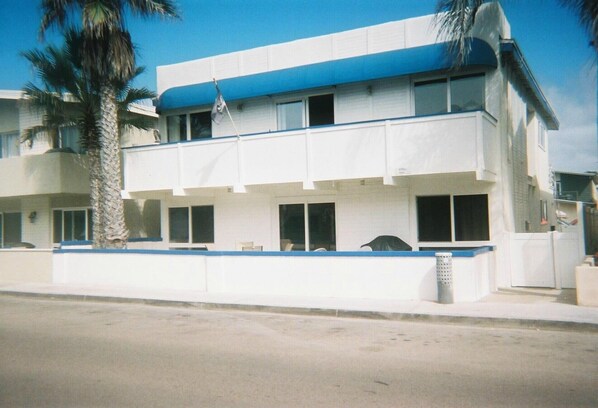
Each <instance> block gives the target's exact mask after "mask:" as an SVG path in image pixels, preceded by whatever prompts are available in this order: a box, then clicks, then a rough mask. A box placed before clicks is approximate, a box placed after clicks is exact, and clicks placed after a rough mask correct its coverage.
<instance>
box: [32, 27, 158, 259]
mask: <svg viewBox="0 0 598 408" xmlns="http://www.w3.org/2000/svg"><path fill="white" fill-rule="evenodd" d="M82 45H83V43H82V37H81V35H80V33H78V32H76V31H74V30H69V31H68V32H67V33H66V35H65V43H64V46H63V47H62V48H57V47H55V46H47V47H46V48H45V50H43V51H40V50H31V51H27V52H24V53H23V56H24V57H25V58H26V59H27V60H29V62H30V63H31V64H32V66H33V68H34V71H35V72H36V75H37V76H38V78H39V79H40V81H41V83H42V86H43V87H41V88H40V87H38V86H36V85H35V84H33V83H31V82H30V83H28V84H27V85H26V86H25V87H24V89H23V91H24V92H25V95H26V97H27V101H28V103H29V104H30V105H31V106H32V107H34V108H38V109H40V110H42V111H43V112H44V117H43V121H42V125H40V126H34V127H31V128H28V129H25V131H24V132H23V135H22V140H23V141H27V140H28V141H29V142H30V143H32V142H33V140H34V137H35V135H36V134H38V133H40V132H45V133H47V134H49V135H50V137H51V138H52V139H53V140H54V141H56V139H57V137H58V133H59V129H60V127H63V126H76V127H77V128H78V130H79V134H80V145H81V146H82V147H83V148H85V149H86V150H87V155H88V158H89V182H90V202H91V208H92V218H93V220H92V225H93V240H94V247H96V248H103V247H105V245H106V243H105V231H104V228H105V222H104V217H103V209H102V206H101V202H102V201H103V199H102V190H101V185H102V181H103V180H102V168H101V162H100V144H99V137H100V136H99V128H98V125H97V123H98V117H99V106H100V101H99V92H98V81H97V80H93V78H91V77H89V76H88V75H87V74H86V72H85V70H83V68H82V65H81V58H80V52H81V47H82ZM141 72H143V69H142V68H137V69H136V70H135V73H134V75H133V76H132V77H131V78H129V80H128V81H126V82H121V83H117V84H116V85H117V88H116V89H117V107H118V124H119V128H123V127H125V126H134V127H137V128H141V129H148V128H149V127H150V126H151V123H150V122H149V121H148V120H145V119H144V118H139V117H138V118H133V119H131V118H130V117H129V116H128V115H125V112H127V108H128V106H129V104H131V103H133V102H135V101H138V100H142V99H147V98H152V97H154V96H155V94H154V93H153V92H151V91H149V90H147V89H146V88H141V89H137V88H132V87H130V86H129V82H130V81H132V80H133V79H134V78H135V77H136V76H137V75H139V74H140V73H141Z"/></svg>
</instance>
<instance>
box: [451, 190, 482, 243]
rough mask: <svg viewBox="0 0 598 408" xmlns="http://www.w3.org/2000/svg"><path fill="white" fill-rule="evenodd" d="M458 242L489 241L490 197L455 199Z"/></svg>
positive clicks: (476, 196)
mask: <svg viewBox="0 0 598 408" xmlns="http://www.w3.org/2000/svg"><path fill="white" fill-rule="evenodd" d="M453 207H454V209H453V211H454V216H455V240H456V241H488V240H489V239H490V232H489V225H488V196H487V195H486V194H479V195H464V196H455V197H453Z"/></svg>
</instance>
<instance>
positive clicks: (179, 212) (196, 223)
mask: <svg viewBox="0 0 598 408" xmlns="http://www.w3.org/2000/svg"><path fill="white" fill-rule="evenodd" d="M168 225H169V229H168V230H169V237H170V238H169V240H170V242H171V243H174V244H208V243H213V242H214V206H212V205H202V206H193V207H174V208H169V209H168Z"/></svg>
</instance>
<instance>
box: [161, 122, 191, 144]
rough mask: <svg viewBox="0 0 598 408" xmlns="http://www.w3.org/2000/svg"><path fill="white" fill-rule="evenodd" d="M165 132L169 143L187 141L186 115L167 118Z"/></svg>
mask: <svg viewBox="0 0 598 408" xmlns="http://www.w3.org/2000/svg"><path fill="white" fill-rule="evenodd" d="M166 132H167V133H168V141H169V142H178V141H181V140H187V115H175V116H167V117H166Z"/></svg>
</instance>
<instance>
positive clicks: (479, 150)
mask: <svg viewBox="0 0 598 408" xmlns="http://www.w3.org/2000/svg"><path fill="white" fill-rule="evenodd" d="M475 155H476V175H477V178H478V180H479V179H482V178H483V177H484V172H485V170H486V163H485V158H484V123H483V118H482V112H481V111H476V112H475Z"/></svg>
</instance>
